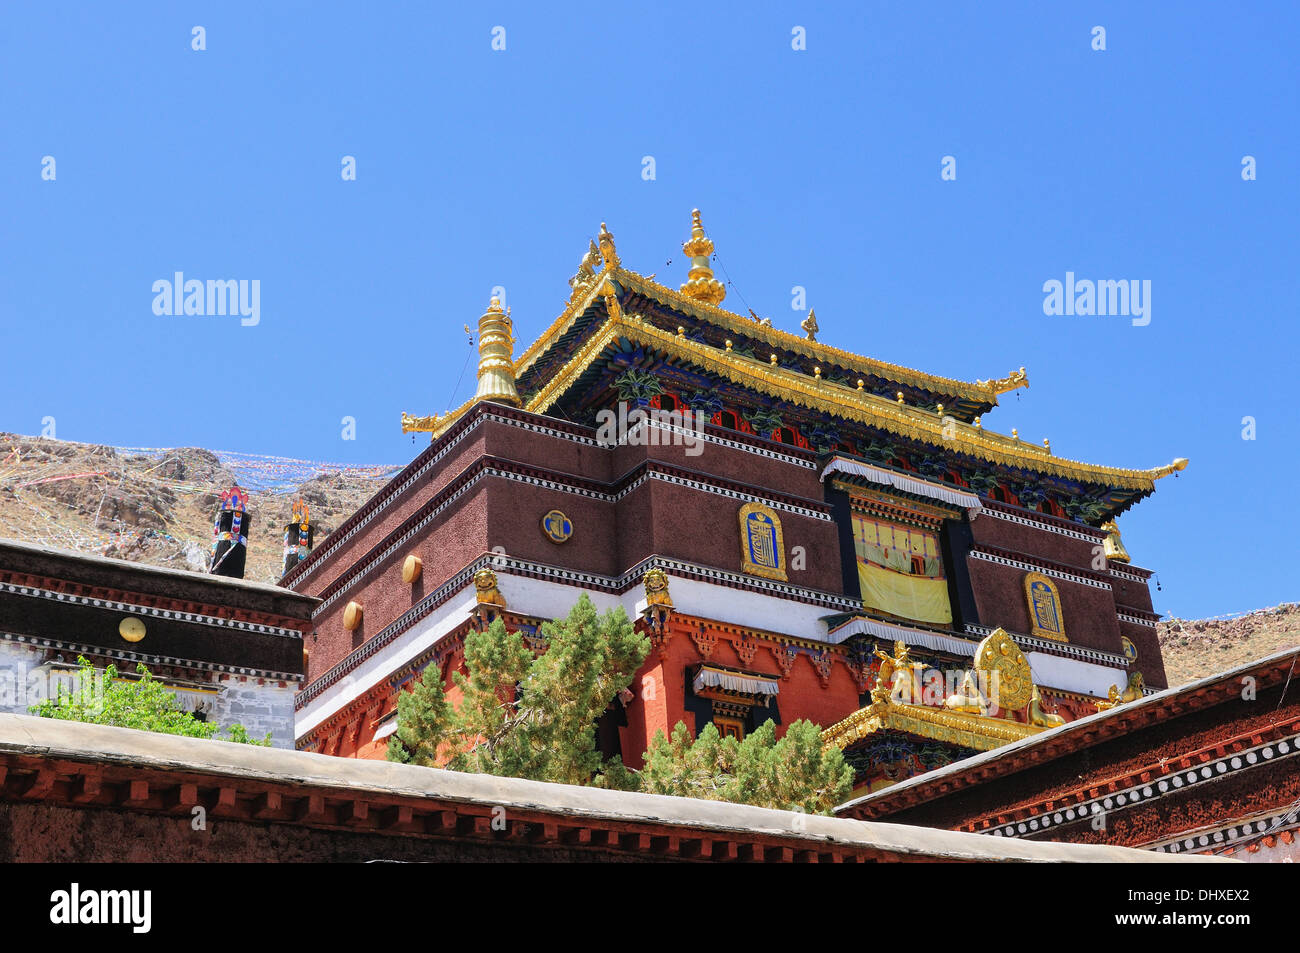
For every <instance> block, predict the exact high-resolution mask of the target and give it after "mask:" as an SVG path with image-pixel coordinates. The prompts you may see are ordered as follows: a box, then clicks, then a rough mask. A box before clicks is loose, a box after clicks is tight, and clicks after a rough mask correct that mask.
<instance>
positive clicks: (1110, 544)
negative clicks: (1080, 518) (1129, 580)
mask: <svg viewBox="0 0 1300 953" xmlns="http://www.w3.org/2000/svg"><path fill="white" fill-rule="evenodd" d="M1101 529H1102V532H1104V533H1105V534H1106V542H1105V543H1104V544H1103V545H1104V547H1105V552H1106V558H1107V559H1109V560H1110V561H1111V562H1116V563H1126V562H1128V561H1129V558H1128V550H1127V549H1125V548H1124V540H1122V539H1120V535H1119V527H1118V526H1116V525H1115V521H1114V520H1107V521H1106V522H1104V523H1102V524H1101Z"/></svg>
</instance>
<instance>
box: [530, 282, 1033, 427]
mask: <svg viewBox="0 0 1300 953" xmlns="http://www.w3.org/2000/svg"><path fill="white" fill-rule="evenodd" d="M610 283H613V284H614V285H617V286H618V287H619V288H621V289H623V290H624V292H626V291H627V290H631V291H634V292H637V293H639V294H641V295H644V296H645V297H646V298H648V299H651V300H654V301H657V302H659V303H661V304H663V305H665V306H667V307H669V308H671V309H672V310H673V311H675V312H677V313H679V314H681V315H687V316H690V317H694V318H696V319H698V320H699V321H700V322H702V323H704V324H708V325H712V326H715V327H718V328H721V329H723V330H724V331H726V332H729V333H731V334H733V335H735V336H737V337H743V338H746V339H748V340H751V341H755V342H761V343H763V344H766V345H767V346H768V347H769V348H775V349H779V350H783V351H787V352H790V353H793V354H798V355H801V356H803V357H805V358H808V359H809V360H812V361H814V362H821V363H825V364H827V365H828V366H838V367H841V368H843V369H844V370H846V371H849V372H851V373H852V374H853V375H855V376H868V377H876V378H880V379H882V380H886V381H891V382H894V383H896V384H901V385H906V386H908V387H909V388H916V389H917V390H919V391H923V392H925V393H928V394H932V395H936V396H937V397H939V398H944V397H948V398H952V399H953V400H952V401H950V410H956V403H957V402H963V403H965V404H966V405H967V406H968V408H969V409H970V410H971V411H972V412H973V413H983V412H985V411H987V410H988V409H991V408H992V407H994V406H996V405H997V403H998V400H997V398H998V395H999V394H1004V393H1007V392H1008V391H1011V390H1015V389H1017V388H1019V387H1027V386H1029V381H1028V378H1027V377H1026V376H1025V374H1024V369H1023V368H1022V369H1021V370H1020V371H1018V372H1013V373H1012V374H1009V375H1008V376H1007V377H1004V378H1001V379H995V380H988V381H976V382H973V383H972V382H969V381H959V380H954V379H952V378H947V377H941V376H938V375H935V374H927V373H925V372H923V371H917V370H914V369H912V368H907V367H903V366H901V365H897V364H891V363H889V362H887V361H880V360H877V359H875V358H870V357H865V356H863V355H861V354H854V353H852V352H850V351H843V350H840V349H839V348H835V347H831V346H830V345H828V344H823V343H821V342H820V341H813V340H808V339H807V338H801V337H799V336H798V335H796V334H791V333H790V332H788V331H783V330H781V329H780V328H776V327H772V326H769V325H766V324H760V323H759V322H757V321H754V320H753V319H752V318H748V317H744V316H742V315H739V314H736V313H734V312H732V311H728V310H726V309H725V308H722V307H719V306H717V305H712V304H709V303H708V302H705V301H700V300H697V299H695V298H692V297H689V296H687V295H685V294H682V293H681V292H679V291H674V290H673V289H671V288H668V287H666V286H664V285H661V284H659V283H658V282H656V281H654V280H652V279H651V278H647V277H644V276H642V275H640V274H637V273H636V272H634V271H631V270H630V269H627V268H624V267H622V266H621V265H616V266H615V267H613V268H608V267H607V268H605V269H604V270H602V271H601V272H600V273H599V274H597V275H595V277H594V279H593V280H591V281H590V282H589V284H588V285H587V286H586V287H584V288H583V289H581V291H580V292H579V293H577V294H575V295H574V296H573V298H571V300H570V301H569V303H568V304H567V305H566V307H565V308H564V310H563V311H562V312H561V313H560V315H559V316H558V317H557V318H556V319H555V321H554V322H552V324H551V326H550V327H549V328H547V329H546V331H544V332H543V333H542V335H541V336H540V337H538V338H537V340H535V341H534V342H533V343H532V344H531V345H530V346H529V347H528V349H527V350H526V351H525V352H524V353H523V354H522V355H521V356H520V358H519V360H518V361H517V362H516V364H515V376H516V378H522V377H523V376H524V375H525V374H526V373H527V371H528V370H529V369H530V368H531V367H532V366H533V364H534V363H535V362H536V361H538V360H539V359H540V358H541V357H542V356H543V355H544V354H546V353H547V352H548V351H550V350H551V349H552V348H553V347H554V346H555V345H557V344H560V343H562V342H563V341H564V339H565V338H566V337H567V336H568V335H569V334H570V333H571V332H572V331H573V330H574V329H575V327H577V326H578V325H579V323H580V319H581V318H582V317H583V316H584V315H585V314H586V312H587V310H588V309H589V308H591V307H592V306H593V305H597V304H599V301H600V298H601V297H602V296H603V295H604V294H606V293H608V291H609V289H610Z"/></svg>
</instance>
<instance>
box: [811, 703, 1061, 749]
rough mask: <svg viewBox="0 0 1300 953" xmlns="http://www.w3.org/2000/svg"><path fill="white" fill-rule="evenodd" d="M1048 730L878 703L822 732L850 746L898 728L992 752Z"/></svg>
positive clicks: (841, 745) (825, 740) (838, 744)
mask: <svg viewBox="0 0 1300 953" xmlns="http://www.w3.org/2000/svg"><path fill="white" fill-rule="evenodd" d="M1046 730H1047V729H1046V728H1040V727H1038V726H1036V725H1028V724H1024V723H1022V722H1017V721H1008V720H1007V719H1005V718H990V717H988V716H986V715H976V714H971V713H969V712H961V711H945V710H941V709H937V708H930V707H927V706H925V705H894V704H891V703H889V702H875V703H874V704H871V705H868V706H867V707H866V708H861V709H859V710H857V711H855V712H854V713H853V714H851V715H849V717H847V718H845V719H844V720H843V721H841V722H838V723H837V724H834V725H832V726H831V727H829V728H827V729H826V730H825V731H823V732H822V743H823V744H826V745H835V746H836V747H838V748H847V747H849V746H850V745H852V744H854V743H856V742H858V741H861V740H862V739H863V738H866V737H868V736H869V735H873V734H875V733H876V732H878V731H897V732H903V733H906V734H909V735H915V736H917V737H920V738H928V739H930V740H931V741H942V742H947V743H948V744H955V745H960V746H961V747H963V748H970V749H971V750H973V751H992V750H993V749H994V748H1000V747H1002V746H1003V745H1005V744H1010V743H1011V742H1013V741H1020V740H1021V739H1024V738H1028V737H1029V736H1030V735H1036V734H1038V733H1039V732H1042V731H1046Z"/></svg>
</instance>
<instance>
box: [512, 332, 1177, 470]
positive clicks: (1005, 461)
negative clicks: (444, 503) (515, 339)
mask: <svg viewBox="0 0 1300 953" xmlns="http://www.w3.org/2000/svg"><path fill="white" fill-rule="evenodd" d="M620 339H626V340H628V341H630V342H632V343H634V344H638V345H641V346H648V347H655V348H657V349H658V350H660V351H662V352H663V353H664V354H666V355H668V356H670V357H675V358H678V359H685V360H689V361H690V362H691V363H692V364H694V365H695V366H697V367H699V368H700V369H702V370H704V371H707V372H710V373H713V374H716V375H718V376H720V377H723V378H725V379H727V380H729V381H731V382H733V383H735V384H737V385H739V386H742V387H745V388H749V389H752V390H754V391H757V392H759V393H762V394H765V395H767V396H769V397H774V398H779V399H781V400H785V401H788V402H789V403H791V404H795V405H798V406H803V407H807V408H809V409H811V410H814V411H818V412H821V413H829V414H833V415H835V416H838V417H842V418H844V419H847V420H852V421H856V422H858V423H862V424H865V425H868V426H871V427H876V428H879V429H881V430H884V431H886V432H888V433H891V434H894V435H897V436H900V437H905V438H908V439H911V440H917V441H920V442H922V443H925V444H928V445H929V446H932V447H935V448H937V449H940V450H944V451H949V452H952V453H958V454H966V455H968V456H971V457H975V458H977V459H981V460H984V461H987V462H990V463H997V464H1002V465H1006V466H1011V467H1017V468H1021V469H1024V470H1028V471H1031V472H1035V473H1042V474H1047V475H1053V476H1058V477H1064V478H1066V479H1070V480H1077V481H1080V482H1084V483H1092V484H1098V485H1102V486H1113V487H1120V488H1124V489H1130V490H1138V491H1142V492H1148V493H1149V492H1151V491H1152V490H1153V489H1154V488H1155V481H1156V480H1158V479H1160V478H1161V477H1164V476H1167V475H1169V474H1170V473H1173V472H1175V471H1178V470H1182V469H1183V468H1184V467H1186V465H1187V461H1186V460H1176V461H1174V462H1173V463H1171V464H1168V465H1166V466H1163V467H1157V468H1155V469H1151V470H1128V469H1121V468H1118V467H1106V466H1099V465H1095V464H1089V463H1084V462H1082V461H1078V460H1070V459H1068V458H1066V457H1061V456H1057V455H1055V454H1053V453H1051V452H1050V451H1048V450H1047V449H1045V448H1042V447H1038V446H1035V445H1034V444H1030V443H1025V442H1024V441H1022V440H1019V439H1016V438H1014V437H1008V436H1004V435H1003V434H998V433H994V432H993V431H989V430H984V429H981V428H979V427H976V426H974V425H970V424H964V423H961V422H959V421H952V420H949V421H947V422H945V420H944V418H943V417H941V416H940V415H938V414H937V413H932V412H930V411H926V410H922V409H920V408H916V407H909V406H907V405H905V404H904V405H901V406H900V405H899V404H897V403H893V402H891V401H887V400H885V399H883V398H881V397H877V396H875V395H874V394H867V393H864V392H862V391H857V390H854V389H853V388H850V387H845V386H843V385H840V384H833V383H830V382H826V381H819V380H816V379H812V378H808V377H807V375H804V374H799V373H796V372H794V371H790V370H787V369H785V368H781V367H772V366H770V365H767V364H764V363H762V362H761V361H756V360H754V359H752V358H748V357H742V356H740V355H737V354H734V353H730V352H727V351H719V350H717V349H716V348H710V347H707V346H704V345H700V344H698V343H696V342H694V341H691V340H689V339H687V338H685V337H683V336H681V335H674V334H669V333H667V332H665V331H662V330H660V329H659V328H656V327H653V326H651V325H649V324H647V323H646V322H644V321H642V320H640V319H639V318H637V317H636V316H634V315H630V314H626V313H624V314H621V315H617V316H612V317H610V318H609V319H607V320H606V322H605V324H604V325H603V326H602V327H601V329H600V331H599V332H598V333H596V334H595V335H593V336H592V337H591V338H589V339H588V340H587V341H586V342H585V343H584V344H583V346H582V347H581V348H580V349H579V350H578V351H577V352H576V353H575V354H574V355H573V357H572V358H570V359H569V361H568V363H567V364H565V366H564V367H563V368H562V369H561V370H560V371H559V372H558V373H556V374H555V375H554V376H553V377H552V378H551V379H550V380H549V381H548V382H547V384H546V385H545V386H544V387H543V388H542V389H541V390H539V391H537V392H536V393H535V394H533V395H532V397H531V399H530V400H529V401H528V403H527V404H526V405H525V409H526V410H531V411H533V412H535V413H545V412H546V411H547V410H549V409H550V408H551V407H553V406H554V405H555V403H556V401H557V400H558V399H559V397H560V396H561V395H562V394H564V393H565V392H566V391H567V390H568V389H569V388H570V387H571V386H572V385H573V384H574V382H576V380H577V379H578V378H579V377H580V376H581V374H582V373H583V372H584V371H585V370H586V369H587V368H588V367H589V366H590V365H591V363H592V362H593V361H594V360H595V359H596V358H597V357H598V356H599V355H600V354H601V353H602V352H603V351H604V350H605V349H606V348H607V347H609V346H611V345H612V344H614V343H615V342H617V341H619V340H620Z"/></svg>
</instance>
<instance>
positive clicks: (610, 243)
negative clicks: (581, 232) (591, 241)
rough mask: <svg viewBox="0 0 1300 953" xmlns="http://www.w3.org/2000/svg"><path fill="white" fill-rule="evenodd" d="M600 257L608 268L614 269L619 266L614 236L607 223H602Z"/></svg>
mask: <svg viewBox="0 0 1300 953" xmlns="http://www.w3.org/2000/svg"><path fill="white" fill-rule="evenodd" d="M599 239H600V257H601V258H602V259H603V260H604V262H605V267H606V268H614V267H616V266H617V265H618V252H617V251H615V250H614V236H613V235H612V234H611V233H610V231H609V229H608V228H606V227H605V223H604V222H601V223H600V236H599Z"/></svg>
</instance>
